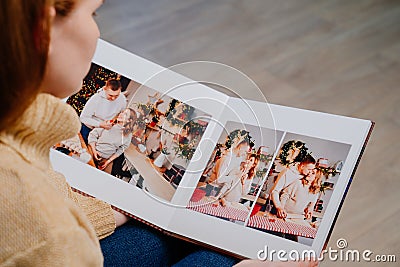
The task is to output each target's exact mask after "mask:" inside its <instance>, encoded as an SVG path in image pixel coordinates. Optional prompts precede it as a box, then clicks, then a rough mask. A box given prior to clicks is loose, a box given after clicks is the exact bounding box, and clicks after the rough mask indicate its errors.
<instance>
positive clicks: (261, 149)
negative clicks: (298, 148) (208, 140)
mask: <svg viewBox="0 0 400 267" xmlns="http://www.w3.org/2000/svg"><path fill="white" fill-rule="evenodd" d="M281 137H282V132H278V131H276V132H275V131H274V130H271V129H267V128H260V127H257V126H253V125H245V124H241V123H237V122H228V123H227V124H226V125H225V129H224V132H223V133H222V135H221V136H220V138H219V141H218V143H217V145H216V146H215V149H214V151H213V153H212V156H211V158H210V160H209V162H208V164H207V167H206V168H205V170H204V172H203V174H202V176H201V178H200V181H199V183H198V184H197V188H196V189H195V190H194V193H193V195H192V198H191V201H190V204H189V208H190V209H193V210H196V211H199V212H202V213H205V214H208V215H212V216H216V217H219V218H221V219H225V220H230V221H232V222H235V223H237V224H243V223H244V222H245V220H246V218H247V216H248V214H249V213H250V210H251V209H250V208H251V205H252V203H253V202H254V201H255V199H256V194H257V192H258V191H259V189H260V188H261V187H262V185H263V183H262V182H263V179H264V176H265V175H266V173H267V171H268V168H269V167H270V165H271V160H272V157H273V154H274V150H275V147H277V143H276V140H280V138H281Z"/></svg>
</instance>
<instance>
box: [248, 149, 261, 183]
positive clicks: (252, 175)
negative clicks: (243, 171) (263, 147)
mask: <svg viewBox="0 0 400 267" xmlns="http://www.w3.org/2000/svg"><path fill="white" fill-rule="evenodd" d="M251 158H254V159H255V160H254V163H253V166H251V168H250V170H249V172H248V175H247V179H252V178H253V177H254V176H255V175H256V168H257V166H258V162H259V161H260V156H259V155H257V154H250V156H248V158H247V159H251Z"/></svg>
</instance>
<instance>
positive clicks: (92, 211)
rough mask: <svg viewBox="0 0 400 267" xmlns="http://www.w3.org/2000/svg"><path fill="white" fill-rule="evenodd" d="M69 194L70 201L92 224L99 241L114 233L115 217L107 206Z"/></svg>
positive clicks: (74, 193)
mask: <svg viewBox="0 0 400 267" xmlns="http://www.w3.org/2000/svg"><path fill="white" fill-rule="evenodd" d="M71 194H72V199H73V200H74V201H75V203H77V204H78V205H79V207H80V208H81V209H82V210H83V211H84V213H85V214H86V216H87V217H88V219H89V221H90V222H91V223H92V225H93V227H94V229H95V231H96V234H97V237H98V238H99V239H103V238H105V237H107V236H109V235H111V234H112V233H113V232H114V230H115V227H116V224H115V217H114V213H113V211H112V208H111V206H110V205H109V204H107V203H105V202H104V201H101V200H99V199H97V198H93V197H89V196H84V195H81V194H79V193H77V192H74V191H72V193H71Z"/></svg>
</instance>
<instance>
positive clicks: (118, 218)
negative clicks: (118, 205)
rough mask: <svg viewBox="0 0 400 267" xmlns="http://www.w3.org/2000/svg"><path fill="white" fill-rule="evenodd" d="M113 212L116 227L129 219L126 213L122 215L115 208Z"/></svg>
mask: <svg viewBox="0 0 400 267" xmlns="http://www.w3.org/2000/svg"><path fill="white" fill-rule="evenodd" d="M113 213H114V218H115V225H116V226H117V227H118V226H121V225H123V224H124V223H126V222H127V221H129V219H130V218H129V217H128V216H126V215H124V214H122V213H121V212H118V211H116V210H113Z"/></svg>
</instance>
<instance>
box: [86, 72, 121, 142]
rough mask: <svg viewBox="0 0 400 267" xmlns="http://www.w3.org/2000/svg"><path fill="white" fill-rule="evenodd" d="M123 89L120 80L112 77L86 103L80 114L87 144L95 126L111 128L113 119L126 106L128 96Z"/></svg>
mask: <svg viewBox="0 0 400 267" xmlns="http://www.w3.org/2000/svg"><path fill="white" fill-rule="evenodd" d="M121 89H122V86H121V82H120V81H119V80H117V79H110V80H108V81H107V82H106V85H105V86H104V87H103V88H102V89H100V90H99V91H98V92H97V93H96V94H94V95H93V96H92V97H91V98H90V99H89V100H88V102H87V103H86V105H85V107H84V108H83V110H82V113H81V116H80V120H81V123H82V128H81V135H82V137H83V140H84V141H85V143H86V144H87V143H88V136H89V133H90V131H91V130H92V129H93V128H103V129H106V130H109V129H111V127H112V123H111V120H112V119H113V118H114V117H115V116H116V115H117V114H119V113H120V112H121V111H123V110H124V109H125V108H126V98H125V96H124V95H123V94H121Z"/></svg>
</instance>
